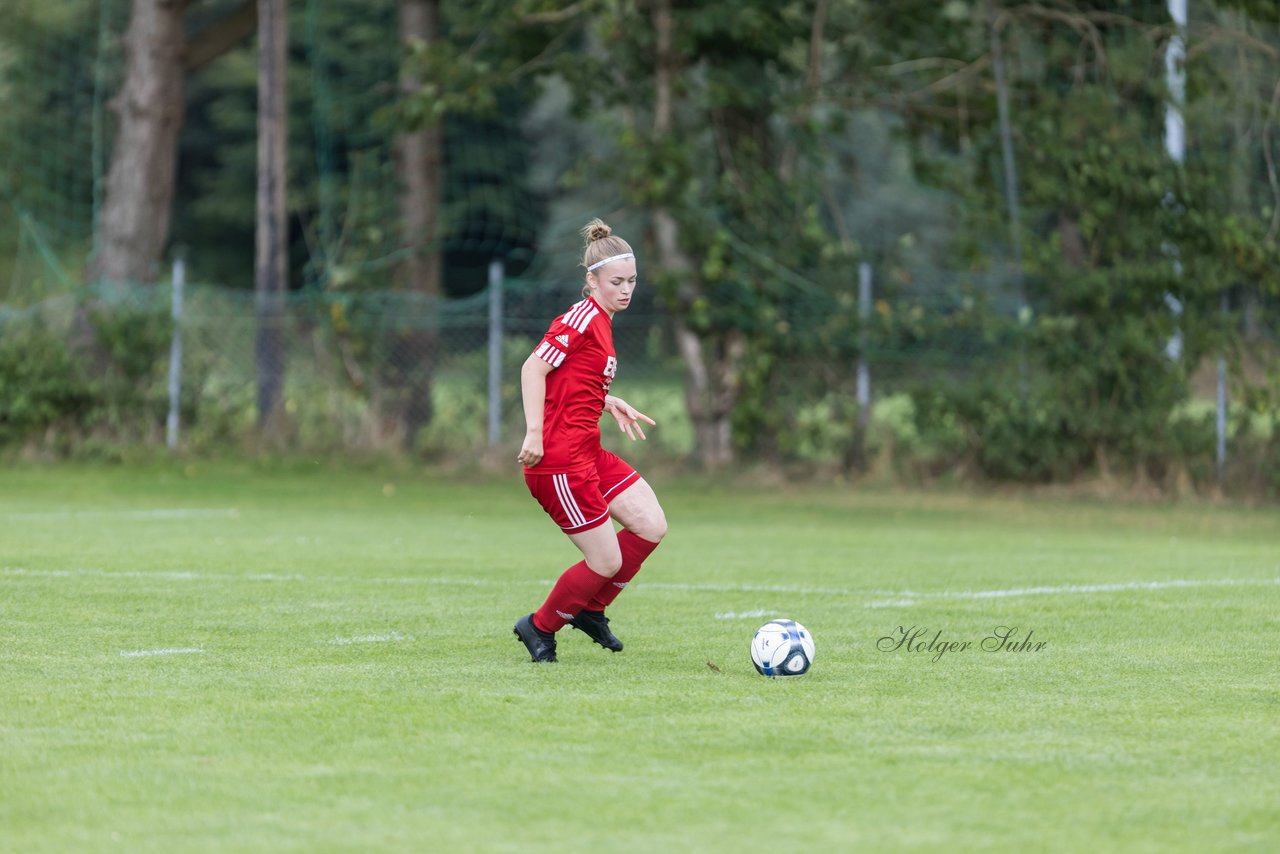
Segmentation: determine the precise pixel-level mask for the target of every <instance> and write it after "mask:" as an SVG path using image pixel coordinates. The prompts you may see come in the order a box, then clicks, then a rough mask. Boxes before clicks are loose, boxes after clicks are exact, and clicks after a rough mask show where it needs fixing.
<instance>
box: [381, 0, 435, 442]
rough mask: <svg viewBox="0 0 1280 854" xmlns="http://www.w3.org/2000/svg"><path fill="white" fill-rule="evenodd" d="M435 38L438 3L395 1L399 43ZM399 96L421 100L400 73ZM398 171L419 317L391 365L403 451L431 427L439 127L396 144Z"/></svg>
mask: <svg viewBox="0 0 1280 854" xmlns="http://www.w3.org/2000/svg"><path fill="white" fill-rule="evenodd" d="M439 34H440V2H439V0H400V40H401V42H402V43H403V44H404V45H406V46H408V45H411V44H413V43H415V42H420V43H422V44H427V45H429V44H431V43H432V42H434V41H436V39H438V38H439ZM400 94H401V97H405V98H421V97H423V95H422V81H421V80H419V79H418V78H417V77H416V76H415V75H413V74H411V73H409V72H405V73H404V74H403V75H402V76H401V78H400ZM396 155H397V156H396V166H397V168H398V170H399V172H400V216H401V242H402V244H403V247H404V249H405V250H406V255H405V259H404V262H403V263H402V264H401V267H400V270H399V277H400V282H401V286H402V287H404V288H405V289H406V290H408V291H409V292H411V293H413V294H415V295H416V296H418V297H419V298H420V299H419V300H418V305H419V306H420V308H419V312H420V313H419V314H418V316H417V317H415V318H413V319H412V320H411V323H412V326H411V328H410V329H409V330H407V331H406V332H404V333H403V334H401V335H400V336H399V339H398V341H397V346H396V347H395V352H394V361H395V362H397V363H398V364H396V365H393V366H392V368H393V370H395V373H396V375H397V377H398V378H399V384H400V385H401V388H400V389H399V393H398V394H397V395H396V398H397V399H398V400H399V401H400V402H399V405H398V406H397V409H398V412H397V413H396V416H397V419H398V420H399V421H400V425H401V427H402V437H403V442H404V445H405V447H406V449H411V448H412V447H413V443H414V439H415V438H416V436H417V435H418V431H419V430H421V429H422V428H423V427H424V426H426V425H427V424H429V423H430V422H431V417H432V415H433V406H432V400H431V380H432V375H433V373H434V371H435V361H436V350H437V340H436V339H437V331H436V324H437V318H438V301H439V299H440V296H441V293H442V290H443V288H442V286H441V278H442V268H443V264H442V262H441V256H442V247H441V242H440V234H439V216H440V199H441V172H442V165H443V133H442V129H441V127H440V125H439V124H432V125H429V126H427V127H423V128H416V129H411V130H408V131H406V132H405V133H402V134H400V137H399V138H398V139H397V140H396Z"/></svg>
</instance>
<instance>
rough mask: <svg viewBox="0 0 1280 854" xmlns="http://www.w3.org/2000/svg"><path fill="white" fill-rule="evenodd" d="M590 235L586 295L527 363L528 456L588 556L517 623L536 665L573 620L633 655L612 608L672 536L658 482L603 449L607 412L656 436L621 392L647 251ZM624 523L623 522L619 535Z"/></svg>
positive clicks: (630, 432) (529, 469) (529, 479)
mask: <svg viewBox="0 0 1280 854" xmlns="http://www.w3.org/2000/svg"><path fill="white" fill-rule="evenodd" d="M582 236H583V237H584V238H585V239H586V250H585V252H584V253H583V259H582V264H583V266H584V267H586V268H587V276H586V286H585V287H584V288H583V289H582V295H583V300H582V301H581V302H579V303H577V304H575V305H573V306H571V307H570V308H569V310H568V311H566V312H565V313H564V314H563V315H561V316H560V317H557V318H556V319H555V320H554V321H552V323H551V328H550V329H548V330H547V334H546V335H544V336H543V337H542V341H541V342H540V343H539V344H538V346H537V347H536V348H535V349H534V351H533V353H532V354H530V356H529V358H528V359H526V360H525V363H524V366H523V367H522V368H521V369H520V390H521V396H522V398H523V400H524V419H525V425H526V431H525V436H524V444H523V445H522V446H521V448H520V455H519V457H518V458H517V459H518V460H519V461H520V462H521V463H524V467H525V468H524V475H525V477H524V479H525V482H526V483H527V484H528V485H529V491H530V492H531V493H533V497H534V498H535V499H536V500H537V501H538V502H539V503H540V504H541V505H542V507H543V509H544V510H546V511H547V514H548V515H549V516H551V518H552V519H554V520H555V522H556V524H557V525H559V526H560V530H562V531H564V532H565V533H566V534H568V535H569V539H570V540H572V541H573V544H574V545H575V546H577V547H578V549H579V550H581V552H582V557H583V559H582V560H581V561H579V562H578V563H575V564H574V565H573V566H571V567H569V568H568V569H566V570H565V571H564V573H563V574H562V575H561V576H560V579H559V580H558V581H557V582H556V583H555V586H554V587H552V589H551V594H550V595H549V596H547V600H546V601H545V602H543V603H542V607H541V608H539V609H538V610H537V611H535V612H533V613H532V614H529V615H527V616H524V617H521V618H520V619H519V620H517V621H516V625H515V634H516V637H518V638H519V639H520V640H521V641H523V642H524V645H525V647H526V648H527V649H528V650H529V655H530V656H532V658H533V660H534V661H555V660H556V632H557V631H559V630H560V629H561V628H563V627H564V626H565V625H566V624H568V625H571V626H573V627H574V628H575V629H578V630H580V631H582V632H584V633H586V635H587V636H588V637H590V638H591V639H592V640H594V641H595V642H596V643H598V644H600V645H601V646H602V647H604V648H605V649H609V650H613V651H614V652H619V651H621V649H622V641H620V640H618V639H617V638H616V637H614V635H613V632H611V631H610V630H609V618H608V617H606V616H605V615H604V610H605V608H607V607H608V606H609V604H610V603H611V602H613V600H614V599H615V598H616V597H617V596H618V594H619V593H621V592H622V589H623V588H624V587H626V586H627V582H629V581H630V580H631V579H632V578H634V577H635V574H636V573H637V572H639V571H640V565H641V564H642V563H644V559H645V558H647V557H648V556H649V555H650V554H651V553H652V552H653V550H654V549H656V548H657V547H658V543H659V542H661V540H662V538H663V536H665V535H666V533H667V519H666V516H665V515H664V514H663V512H662V506H661V505H660V504H658V496H657V495H655V494H654V492H653V488H652V487H650V486H649V484H648V483H646V482H645V480H644V479H643V478H642V477H640V475H639V473H638V472H637V471H636V470H635V469H633V468H632V467H631V466H630V465H628V464H627V463H626V462H624V461H623V460H622V459H621V458H620V457H618V456H615V455H614V454H611V453H609V452H608V451H606V450H604V449H603V448H602V447H600V416H601V414H602V412H608V413H609V414H610V415H612V416H613V418H614V420H615V421H616V422H617V423H618V426H619V427H620V428H621V429H622V431H623V432H624V433H626V434H627V436H629V437H630V438H631V440H632V441H633V442H634V441H635V439H636V436H639V437H640V438H641V439H644V438H645V435H644V428H643V427H642V426H641V425H640V422H642V421H643V422H644V423H645V424H650V425H652V424H654V421H653V419H652V418H650V417H649V416H647V415H645V414H644V413H642V412H639V411H637V410H636V409H635V408H634V407H632V406H631V405H630V404H628V403H627V402H626V401H625V400H623V399H622V398H620V397H614V396H613V395H611V394H609V386H610V384H611V383H612V382H613V378H614V376H615V375H616V374H617V372H618V359H617V354H616V352H615V351H614V349H613V316H614V314H616V313H617V312H619V311H624V310H626V308H627V306H628V305H630V303H631V297H632V295H633V294H634V293H635V289H636V258H635V254H634V253H633V252H632V251H631V247H630V246H629V245H627V242H626V241H625V240H623V239H622V238H620V237H614V236H613V232H612V230H611V229H610V228H609V226H607V225H605V224H604V223H603V222H602V221H600V220H599V219H593V220H592V221H591V222H589V223H588V224H587V226H586V228H584V229H583V230H582ZM614 520H616V521H617V522H618V523H619V524H620V525H621V526H622V528H621V530H619V531H617V532H616V533H615V531H614V527H613V524H612V521H614Z"/></svg>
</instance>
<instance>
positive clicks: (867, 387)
mask: <svg viewBox="0 0 1280 854" xmlns="http://www.w3.org/2000/svg"><path fill="white" fill-rule="evenodd" d="M870 318H871V265H870V264H869V263H867V262H866V261H863V262H862V263H860V264H858V324H859V327H860V332H861V338H862V343H861V346H860V347H859V348H858V386H857V397H858V428H859V430H861V431H862V433H863V434H864V435H865V433H866V429H867V424H868V422H869V421H870V419H871V367H870V365H868V364H867V321H868V320H870Z"/></svg>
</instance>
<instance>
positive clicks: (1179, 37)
mask: <svg viewBox="0 0 1280 854" xmlns="http://www.w3.org/2000/svg"><path fill="white" fill-rule="evenodd" d="M1169 17H1170V18H1172V19H1173V26H1174V30H1173V38H1171V39H1169V49H1168V50H1166V51H1165V54H1164V79H1165V84H1166V85H1167V86H1168V87H1169V101H1168V103H1166V104H1165V106H1164V146H1165V151H1167V152H1169V156H1170V157H1172V158H1173V162H1174V163H1182V162H1183V161H1184V160H1185V159H1186V153H1187V127H1186V122H1185V120H1184V119H1183V115H1182V108H1183V106H1184V105H1185V104H1186V101H1187V71H1186V68H1185V67H1184V66H1183V62H1185V61H1186V58H1187V0H1169Z"/></svg>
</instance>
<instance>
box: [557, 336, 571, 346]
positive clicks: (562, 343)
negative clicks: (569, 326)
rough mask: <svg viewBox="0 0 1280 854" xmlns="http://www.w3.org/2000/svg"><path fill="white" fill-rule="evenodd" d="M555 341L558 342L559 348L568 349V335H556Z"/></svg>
mask: <svg viewBox="0 0 1280 854" xmlns="http://www.w3.org/2000/svg"><path fill="white" fill-rule="evenodd" d="M556 340H557V341H559V342H560V346H561V347H568V346H569V336H568V335H557V336H556Z"/></svg>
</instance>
